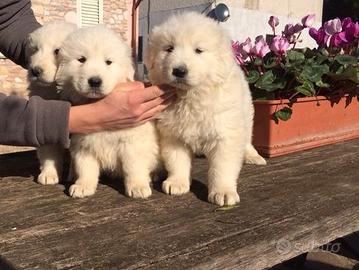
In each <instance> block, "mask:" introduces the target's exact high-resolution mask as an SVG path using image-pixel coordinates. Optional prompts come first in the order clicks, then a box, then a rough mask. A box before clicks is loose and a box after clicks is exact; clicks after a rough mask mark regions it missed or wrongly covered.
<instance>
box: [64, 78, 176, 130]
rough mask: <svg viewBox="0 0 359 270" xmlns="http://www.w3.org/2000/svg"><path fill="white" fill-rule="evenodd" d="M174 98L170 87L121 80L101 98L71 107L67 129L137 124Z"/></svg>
mask: <svg viewBox="0 0 359 270" xmlns="http://www.w3.org/2000/svg"><path fill="white" fill-rule="evenodd" d="M161 88H162V87H161ZM174 98H175V93H174V91H173V90H172V89H170V88H166V89H160V88H159V87H157V86H150V87H147V88H145V86H144V84H143V83H141V82H128V83H120V84H118V85H117V86H116V88H115V89H114V90H113V91H112V92H111V93H110V94H109V95H108V96H106V97H104V98H103V99H101V100H98V101H96V102H94V103H91V104H86V105H81V106H74V107H71V110H70V117H69V130H70V133H92V132H97V131H102V130H117V129H122V128H127V127H132V126H137V125H140V124H142V123H144V122H146V121H148V120H151V119H153V118H154V117H155V115H156V114H157V113H159V112H161V111H162V110H164V109H165V108H166V107H167V106H168V105H170V104H171V102H172V101H173V99H174Z"/></svg>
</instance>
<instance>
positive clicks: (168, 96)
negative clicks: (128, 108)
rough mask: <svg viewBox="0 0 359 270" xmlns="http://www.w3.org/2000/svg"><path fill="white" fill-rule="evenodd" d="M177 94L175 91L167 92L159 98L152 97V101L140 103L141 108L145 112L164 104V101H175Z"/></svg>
mask: <svg viewBox="0 0 359 270" xmlns="http://www.w3.org/2000/svg"><path fill="white" fill-rule="evenodd" d="M175 97H176V95H175V94H174V93H166V94H164V95H163V96H161V97H158V98H155V99H152V100H150V101H147V102H145V103H142V104H141V105H140V109H141V110H142V111H143V112H146V111H148V110H151V109H152V108H154V107H156V106H158V105H160V104H162V103H163V102H167V101H169V102H170V101H173V100H174V99H175Z"/></svg>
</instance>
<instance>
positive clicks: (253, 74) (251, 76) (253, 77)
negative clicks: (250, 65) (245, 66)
mask: <svg viewBox="0 0 359 270" xmlns="http://www.w3.org/2000/svg"><path fill="white" fill-rule="evenodd" d="M259 77H260V75H259V72H258V71H257V70H250V71H249V73H248V75H247V81H248V83H255V82H256V81H258V79H259Z"/></svg>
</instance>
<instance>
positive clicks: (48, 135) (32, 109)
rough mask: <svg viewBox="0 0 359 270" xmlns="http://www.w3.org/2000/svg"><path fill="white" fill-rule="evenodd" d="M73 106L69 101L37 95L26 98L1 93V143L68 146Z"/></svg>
mask: <svg viewBox="0 0 359 270" xmlns="http://www.w3.org/2000/svg"><path fill="white" fill-rule="evenodd" d="M70 107H71V105H70V103H68V102H66V101H58V100H43V99H42V98H40V97H37V96H34V97H31V98H30V99H29V100H26V99H22V98H18V97H16V96H6V95H4V94H1V93H0V144H7V145H26V146H40V145H44V144H60V145H62V146H64V147H68V146H69V143H70V141H69V140H70V139H69V130H68V121H69V119H68V118H69V111H70Z"/></svg>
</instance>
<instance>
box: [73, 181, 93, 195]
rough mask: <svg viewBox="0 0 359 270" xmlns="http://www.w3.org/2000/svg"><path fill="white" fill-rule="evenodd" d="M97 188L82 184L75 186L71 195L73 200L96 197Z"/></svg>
mask: <svg viewBox="0 0 359 270" xmlns="http://www.w3.org/2000/svg"><path fill="white" fill-rule="evenodd" d="M95 192H96V187H90V186H86V185H81V184H73V185H72V186H71V187H70V189H69V194H70V196H71V197H73V198H84V197H88V196H91V195H94V194H95Z"/></svg>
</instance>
